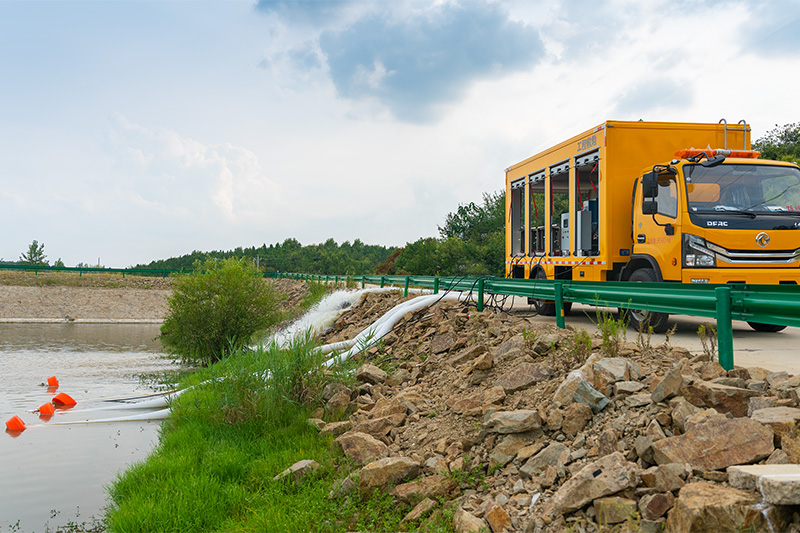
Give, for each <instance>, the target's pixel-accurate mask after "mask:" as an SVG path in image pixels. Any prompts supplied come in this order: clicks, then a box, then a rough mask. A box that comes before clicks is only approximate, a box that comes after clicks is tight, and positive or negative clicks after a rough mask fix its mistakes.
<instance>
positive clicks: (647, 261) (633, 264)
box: [619, 254, 664, 281]
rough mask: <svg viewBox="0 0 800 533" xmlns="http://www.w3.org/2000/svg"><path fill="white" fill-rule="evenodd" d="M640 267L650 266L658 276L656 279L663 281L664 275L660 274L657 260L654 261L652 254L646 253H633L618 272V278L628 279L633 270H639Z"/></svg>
mask: <svg viewBox="0 0 800 533" xmlns="http://www.w3.org/2000/svg"><path fill="white" fill-rule="evenodd" d="M640 268H652V269H653V270H654V271H655V273H656V276H657V277H658V281H664V277H663V276H662V275H661V267H659V266H658V261H656V260H655V258H654V257H653V256H652V255H648V254H633V255H632V256H631V259H630V261H628V264H627V265H625V267H624V268H623V269H622V271H621V272H620V273H619V280H620V281H628V278H630V277H631V274H633V271H634V270H639V269H640Z"/></svg>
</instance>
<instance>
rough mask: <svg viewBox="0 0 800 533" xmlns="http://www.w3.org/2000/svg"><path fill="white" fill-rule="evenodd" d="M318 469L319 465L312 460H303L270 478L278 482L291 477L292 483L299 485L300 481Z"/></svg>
mask: <svg viewBox="0 0 800 533" xmlns="http://www.w3.org/2000/svg"><path fill="white" fill-rule="evenodd" d="M318 468H319V463H318V462H316V461H314V460H312V459H303V460H302V461H297V462H296V463H295V464H293V465H292V466H290V467H289V468H287V469H286V470H284V471H283V472H281V473H280V474H278V475H277V476H275V477H274V478H272V479H273V480H274V481H280V480H281V479H284V478H287V477H289V476H291V478H292V481H294V482H295V483H299V482H300V481H302V479H303V478H304V477H306V476H307V475H309V474H310V473H312V472H314V471H315V470H317V469H318Z"/></svg>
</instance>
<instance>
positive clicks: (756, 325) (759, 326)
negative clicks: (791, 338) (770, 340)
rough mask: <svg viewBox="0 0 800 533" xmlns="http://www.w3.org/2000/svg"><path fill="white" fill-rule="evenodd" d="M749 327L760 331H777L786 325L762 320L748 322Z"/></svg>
mask: <svg viewBox="0 0 800 533" xmlns="http://www.w3.org/2000/svg"><path fill="white" fill-rule="evenodd" d="M748 324H750V327H751V328H753V329H754V330H756V331H760V332H762V333H777V332H779V331H783V330H784V329H786V326H777V325H775V324H764V323H763V322H748Z"/></svg>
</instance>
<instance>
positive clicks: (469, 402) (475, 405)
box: [446, 392, 483, 416]
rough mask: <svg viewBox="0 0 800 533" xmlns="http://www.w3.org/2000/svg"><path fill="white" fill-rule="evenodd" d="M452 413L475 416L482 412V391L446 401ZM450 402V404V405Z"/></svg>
mask: <svg viewBox="0 0 800 533" xmlns="http://www.w3.org/2000/svg"><path fill="white" fill-rule="evenodd" d="M446 403H447V404H448V405H449V406H450V408H451V409H452V410H453V412H454V413H457V414H459V415H465V416H475V415H479V414H481V413H482V412H483V393H480V392H476V393H474V394H470V395H469V396H466V397H464V398H461V399H459V400H455V401H453V402H449V401H448V402H446ZM451 404H452V405H451Z"/></svg>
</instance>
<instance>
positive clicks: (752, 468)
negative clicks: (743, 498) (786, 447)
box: [728, 464, 800, 505]
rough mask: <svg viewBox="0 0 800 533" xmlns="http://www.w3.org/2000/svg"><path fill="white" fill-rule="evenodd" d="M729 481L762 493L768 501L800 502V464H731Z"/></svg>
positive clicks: (776, 502)
mask: <svg viewBox="0 0 800 533" xmlns="http://www.w3.org/2000/svg"><path fill="white" fill-rule="evenodd" d="M728 482H729V483H730V484H731V486H732V487H734V488H737V489H744V490H750V491H754V492H759V493H761V494H762V495H763V497H764V501H765V502H767V503H771V504H774V505H798V504H800V465H795V464H790V465H747V466H730V467H728Z"/></svg>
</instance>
